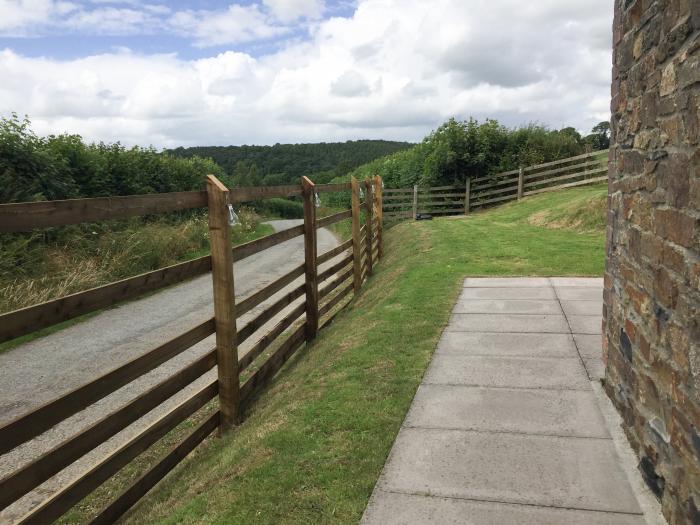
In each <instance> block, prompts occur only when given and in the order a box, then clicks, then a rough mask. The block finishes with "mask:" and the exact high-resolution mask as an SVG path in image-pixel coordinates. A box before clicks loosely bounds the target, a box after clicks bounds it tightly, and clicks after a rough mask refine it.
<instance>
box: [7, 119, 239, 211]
mask: <svg viewBox="0 0 700 525" xmlns="http://www.w3.org/2000/svg"><path fill="white" fill-rule="evenodd" d="M30 126H31V124H30V122H29V121H28V120H27V119H23V120H20V119H19V118H18V117H17V115H12V116H11V117H10V118H0V202H23V201H39V200H55V199H68V198H78V197H103V196H111V195H134V194H139V193H162V192H171V191H187V190H198V189H201V188H203V187H204V178H205V176H206V175H208V174H213V175H216V176H217V177H219V178H221V179H222V181H223V182H224V183H225V184H230V180H229V179H228V178H227V177H226V175H225V174H224V172H223V170H222V169H221V168H220V167H219V166H218V165H217V164H216V163H215V162H214V161H212V160H211V159H203V158H200V157H190V158H187V159H183V158H178V157H174V156H172V155H169V154H164V153H159V152H157V151H156V150H155V149H153V148H139V147H133V148H125V147H124V146H122V145H121V144H119V143H115V144H104V143H99V144H85V143H84V142H83V140H82V138H81V137H80V136H79V135H58V136H53V135H52V136H49V137H46V138H42V137H38V136H37V135H35V134H34V133H33V132H32V130H31V127H30Z"/></svg>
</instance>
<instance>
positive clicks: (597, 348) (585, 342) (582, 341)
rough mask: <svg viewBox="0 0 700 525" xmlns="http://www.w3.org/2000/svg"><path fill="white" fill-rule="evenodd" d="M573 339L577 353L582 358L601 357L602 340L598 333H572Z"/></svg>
mask: <svg viewBox="0 0 700 525" xmlns="http://www.w3.org/2000/svg"><path fill="white" fill-rule="evenodd" d="M574 341H575V342H576V347H577V348H578V353H579V354H581V357H583V358H584V359H586V358H588V359H590V358H596V359H598V360H602V359H603V340H602V336H600V335H588V334H574Z"/></svg>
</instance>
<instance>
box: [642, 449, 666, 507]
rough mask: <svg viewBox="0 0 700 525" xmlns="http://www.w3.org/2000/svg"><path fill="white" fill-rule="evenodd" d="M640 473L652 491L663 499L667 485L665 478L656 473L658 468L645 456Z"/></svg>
mask: <svg viewBox="0 0 700 525" xmlns="http://www.w3.org/2000/svg"><path fill="white" fill-rule="evenodd" d="M639 471H640V472H641V473H642V478H644V482H645V483H646V484H647V486H648V487H649V488H650V489H651V491H652V492H653V493H654V495H655V496H656V497H657V498H659V499H661V496H662V495H663V493H664V487H665V485H666V483H665V480H664V478H662V477H661V476H659V475H658V474H657V473H656V466H655V465H654V463H653V462H652V461H651V459H649V458H648V457H647V456H644V457H643V458H642V460H641V461H640V462H639Z"/></svg>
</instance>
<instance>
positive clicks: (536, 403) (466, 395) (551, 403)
mask: <svg viewBox="0 0 700 525" xmlns="http://www.w3.org/2000/svg"><path fill="white" fill-rule="evenodd" d="M404 425H405V426H408V427H427V428H453V429H462V430H481V431H489V432H520V433H526V434H527V433H529V434H550V435H555V436H577V437H597V438H609V437H610V434H609V433H608V431H607V428H606V426H605V420H604V419H603V416H602V414H601V413H600V410H599V409H598V404H597V401H596V398H595V395H594V394H593V391H591V390H590V389H589V390H587V391H577V390H524V389H510V388H482V387H471V386H455V385H449V386H447V385H421V386H420V388H419V389H418V391H417V392H416V396H415V397H414V398H413V403H412V404H411V409H410V410H409V412H408V415H407V416H406V421H405V422H404Z"/></svg>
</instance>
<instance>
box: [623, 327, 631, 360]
mask: <svg viewBox="0 0 700 525" xmlns="http://www.w3.org/2000/svg"><path fill="white" fill-rule="evenodd" d="M620 353H621V354H622V355H623V356H624V358H625V359H627V361H629V362H630V363H631V362H632V342H631V341H630V338H629V337H628V336H627V334H626V333H625V329H624V328H620Z"/></svg>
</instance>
